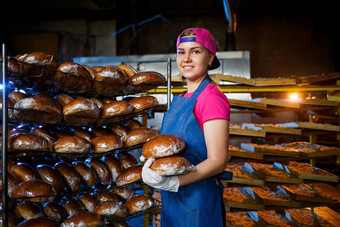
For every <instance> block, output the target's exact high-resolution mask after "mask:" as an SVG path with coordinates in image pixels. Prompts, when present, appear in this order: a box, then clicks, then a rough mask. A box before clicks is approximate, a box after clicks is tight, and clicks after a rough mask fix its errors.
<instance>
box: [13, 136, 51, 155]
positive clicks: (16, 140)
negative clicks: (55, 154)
mask: <svg viewBox="0 0 340 227" xmlns="http://www.w3.org/2000/svg"><path fill="white" fill-rule="evenodd" d="M8 147H9V150H10V151H50V147H49V144H48V141H47V139H45V138H44V137H42V136H38V135H34V134H31V133H21V134H14V135H11V136H9V137H8Z"/></svg>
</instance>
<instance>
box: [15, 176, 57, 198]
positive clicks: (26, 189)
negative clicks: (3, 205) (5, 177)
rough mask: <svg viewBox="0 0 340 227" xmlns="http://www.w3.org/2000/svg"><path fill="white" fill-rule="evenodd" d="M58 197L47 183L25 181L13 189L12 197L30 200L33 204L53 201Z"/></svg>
mask: <svg viewBox="0 0 340 227" xmlns="http://www.w3.org/2000/svg"><path fill="white" fill-rule="evenodd" d="M56 195H57V192H56V190H55V189H54V187H53V186H52V185H51V184H49V183H46V182H45V181H40V180H34V181H25V182H22V183H20V184H17V185H15V186H14V187H13V188H12V191H11V193H10V197H11V198H13V199H17V200H18V201H20V200H30V201H31V202H37V203H39V202H48V201H52V200H53V199H54V198H55V196H56Z"/></svg>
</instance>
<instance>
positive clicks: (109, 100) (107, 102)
mask: <svg viewBox="0 0 340 227" xmlns="http://www.w3.org/2000/svg"><path fill="white" fill-rule="evenodd" d="M114 101H116V99H115V98H103V104H104V105H106V104H109V103H111V102H114Z"/></svg>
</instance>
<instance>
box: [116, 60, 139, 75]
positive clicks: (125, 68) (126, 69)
mask: <svg viewBox="0 0 340 227" xmlns="http://www.w3.org/2000/svg"><path fill="white" fill-rule="evenodd" d="M117 67H118V68H120V69H122V70H123V71H124V72H125V74H126V75H127V76H128V77H131V76H133V75H135V74H136V73H138V72H137V70H136V69H135V68H133V67H132V66H131V65H128V64H125V63H122V64H120V65H117Z"/></svg>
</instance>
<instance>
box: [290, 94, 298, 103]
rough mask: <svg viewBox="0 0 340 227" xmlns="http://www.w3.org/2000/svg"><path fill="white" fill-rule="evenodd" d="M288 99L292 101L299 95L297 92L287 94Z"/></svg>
mask: <svg viewBox="0 0 340 227" xmlns="http://www.w3.org/2000/svg"><path fill="white" fill-rule="evenodd" d="M289 99H290V100H292V101H297V100H298V99H299V95H298V94H297V93H291V94H289Z"/></svg>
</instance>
